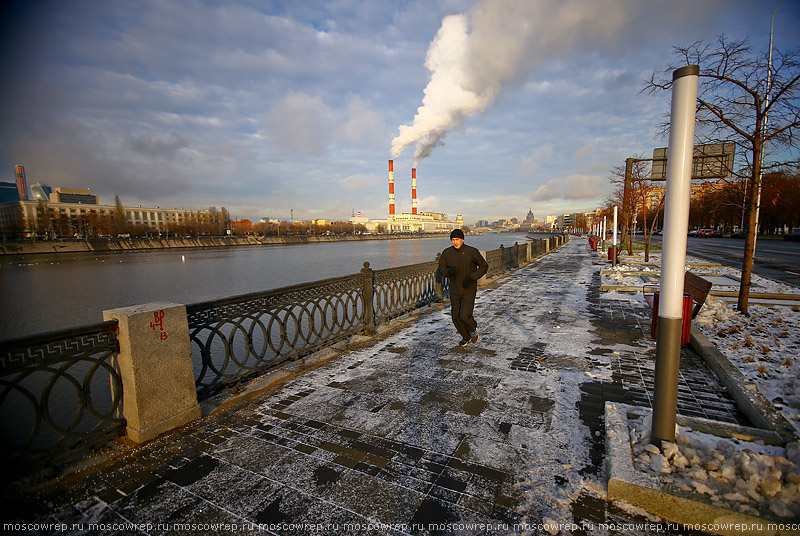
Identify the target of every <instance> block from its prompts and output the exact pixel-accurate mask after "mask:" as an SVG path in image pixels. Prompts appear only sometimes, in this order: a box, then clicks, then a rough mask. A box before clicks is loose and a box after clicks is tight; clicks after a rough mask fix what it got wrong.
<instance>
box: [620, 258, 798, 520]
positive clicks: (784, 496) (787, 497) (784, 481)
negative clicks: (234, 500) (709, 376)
mask: <svg viewBox="0 0 800 536" xmlns="http://www.w3.org/2000/svg"><path fill="white" fill-rule="evenodd" d="M629 261H630V262H633V260H632V259H630V258H629ZM650 262H654V263H660V258H659V256H658V255H651V257H650ZM690 264H694V265H695V266H694V267H690V266H689V265H690ZM698 264H699V265H702V267H699V266H697V265H698ZM707 264H708V263H707V261H704V260H701V259H694V258H691V257H688V258H687V269H690V268H691V269H692V270H693V271H702V272H703V275H704V276H706V277H707V274H715V275H717V276H720V278H721V279H720V281H719V283H715V287H714V288H715V289H717V290H731V291H738V281H739V279H740V276H741V271H740V270H739V269H737V268H732V267H727V266H721V265H716V266H708V265H707ZM636 271H648V272H649V271H652V268H650V267H646V268H644V267H642V266H641V265H634V264H621V265H618V266H617V267H616V268H615V272H616V273H614V274H612V275H610V276H608V278H607V279H608V280H611V281H614V284H617V285H628V286H641V285H642V283H643V280H642V279H641V278H637V277H634V276H631V275H630V273H626V272H636ZM752 285H753V286H752V290H751V292H759V293H774V294H796V295H800V289H797V288H796V287H794V286H792V285H787V284H784V283H780V282H776V281H772V280H770V279H766V278H763V277H760V276H758V275H755V274H753V276H752ZM728 287H729V288H728ZM636 296H637V297H636V298H632V297H631V296H630V295H627V296H626V295H619V294H616V293H609V294H608V295H607V298H608V299H625V298H627V299H642V298H641V293H640V294H637V295H636ZM694 322H695V325H696V326H697V327H698V328H699V329H700V330H701V331H702V332H703V334H705V335H706V336H707V337H708V338H709V340H710V341H711V342H712V343H713V344H714V345H715V346H716V347H717V348H718V349H719V350H720V351H721V352H722V353H723V354H724V355H725V356H726V357H727V358H728V360H729V361H730V362H731V363H732V364H733V365H734V366H736V367H737V368H738V369H739V370H740V371H741V373H742V374H743V375H744V376H745V377H746V378H748V379H749V380H750V381H752V382H753V383H754V384H755V385H756V386H757V388H758V390H759V391H760V392H761V393H762V394H763V395H764V396H765V397H767V398H768V399H769V400H770V401H771V402H772V403H773V404H774V406H775V407H776V408H777V409H779V410H780V411H781V412H782V413H783V415H784V416H785V417H786V418H787V420H788V421H789V422H791V423H792V424H793V426H794V427H795V429H796V430H797V431H798V432H800V306H797V305H775V304H773V305H756V304H753V303H751V304H750V305H749V315H744V314H741V313H739V312H738V311H736V310H735V304H731V303H726V302H724V301H722V300H720V299H718V298H715V297H714V296H710V295H709V296H708V297H707V299H706V302H705V304H704V306H703V308H702V309H701V311H700V313H699V314H698V316H697V317H696V318H695V319H694ZM651 419H652V414H650V413H648V414H647V415H645V416H642V417H640V418H639V419H636V420H633V421H631V422H629V427H630V435H631V444H632V446H633V455H634V466H635V467H636V468H637V469H638V470H640V471H643V472H646V473H649V474H651V475H656V476H659V478H660V479H661V480H662V481H665V482H666V481H669V482H671V483H672V484H674V485H676V486H677V487H678V488H679V489H683V490H684V491H692V492H694V493H698V494H701V495H705V496H707V497H709V498H710V500H711V501H712V503H713V504H716V505H718V506H720V507H724V508H729V509H732V510H736V511H739V512H743V513H748V514H753V515H758V514H759V513H764V512H766V513H767V514H768V515H771V516H774V517H777V518H784V519H788V518H793V519H798V518H800V442H794V443H789V444H788V445H787V446H786V448H781V447H772V446H765V445H764V444H763V442H760V441H756V442H746V441H740V440H738V439H731V438H719V437H716V436H712V435H709V434H706V433H703V432H698V431H696V430H691V429H689V428H686V427H682V426H676V430H677V433H676V444H671V443H665V445H664V446H663V447H662V449H661V450H659V449H658V448H657V447H655V446H654V445H652V444H650V443H649V437H650V429H651V424H652V423H651Z"/></svg>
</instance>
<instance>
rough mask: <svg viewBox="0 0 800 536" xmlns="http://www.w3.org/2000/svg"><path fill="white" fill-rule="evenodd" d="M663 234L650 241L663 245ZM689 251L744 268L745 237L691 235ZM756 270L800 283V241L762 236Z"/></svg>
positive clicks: (770, 277) (688, 244) (763, 274)
mask: <svg viewBox="0 0 800 536" xmlns="http://www.w3.org/2000/svg"><path fill="white" fill-rule="evenodd" d="M661 238H662V237H661V236H654V237H653V240H652V242H651V244H652V245H653V246H657V247H661ZM637 239H638V240H640V241H641V240H642V237H641V236H640V237H637ZM686 253H687V254H688V255H691V256H693V257H700V258H701V259H708V260H712V261H715V262H719V263H720V264H724V265H726V266H733V267H736V268H741V267H742V259H743V258H744V240H742V239H733V238H727V237H725V238H695V237H689V238H688V240H687V243H686ZM753 273H755V274H758V275H760V276H762V277H767V278H769V279H773V280H775V281H781V282H783V283H788V284H790V285H794V286H796V287H800V242H787V241H784V240H774V239H772V240H769V239H765V238H761V239H759V240H758V241H757V242H756V255H755V260H754V261H753Z"/></svg>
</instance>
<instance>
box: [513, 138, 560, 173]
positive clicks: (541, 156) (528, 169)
mask: <svg viewBox="0 0 800 536" xmlns="http://www.w3.org/2000/svg"><path fill="white" fill-rule="evenodd" d="M552 156H553V144H552V143H546V144H544V145H542V146H541V147H539V148H538V149H535V150H533V151H531V152H530V153H528V154H527V155H525V157H524V158H523V159H522V161H521V162H520V163H519V166H517V174H519V175H531V174H532V173H533V172H534V171H536V170H537V169H538V168H539V167H541V166H542V164H547V160H549V159H550V158H552Z"/></svg>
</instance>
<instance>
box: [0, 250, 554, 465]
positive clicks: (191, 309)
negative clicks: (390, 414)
mask: <svg viewBox="0 0 800 536" xmlns="http://www.w3.org/2000/svg"><path fill="white" fill-rule="evenodd" d="M566 240H567V237H564V236H562V237H552V238H550V239H547V240H536V241H533V242H528V243H525V244H521V245H519V244H515V245H514V246H512V247H509V248H503V247H501V248H500V249H497V250H492V251H488V252H484V256H485V257H486V259H487V262H488V263H489V272H488V273H487V276H486V277H487V278H493V277H497V276H499V275H501V274H503V273H504V272H506V271H509V270H512V269H514V268H516V267H519V266H521V265H523V264H525V263H527V262H529V261H530V260H532V259H534V258H536V257H539V256H541V255H544V254H546V253H547V252H549V251H552V250H554V249H555V248H557V247H559V246H561V245H563V244H564V243H565V241H566ZM437 266H438V263H437V262H436V261H433V262H425V263H420V264H415V265H410V266H402V267H398V268H389V269H385V270H373V269H372V268H370V266H369V264H368V263H364V268H363V269H362V270H361V271H360V273H357V274H353V275H349V276H344V277H338V278H333V279H327V280H324V281H318V282H313V283H307V284H302V285H295V286H291V287H285V288H280V289H275V290H270V291H264V292H256V293H252V294H246V295H242V296H235V297H231V298H225V299H222V300H215V301H207V302H202V303H195V304H191V305H187V306H186V316H187V321H188V338H189V340H190V341H191V355H192V368H193V370H194V377H195V385H196V389H197V399H198V400H204V399H207V398H209V397H211V396H213V395H214V394H216V393H219V392H220V391H222V390H224V389H226V388H229V387H232V386H235V385H237V384H240V383H242V382H245V381H248V380H250V379H251V378H254V377H257V376H259V375H261V374H264V373H266V372H268V371H269V370H270V369H273V368H274V367H276V366H277V365H279V364H281V363H284V362H286V361H289V360H293V359H298V358H301V357H303V356H307V355H309V354H312V353H314V352H316V351H318V350H320V349H321V348H324V347H326V346H330V345H332V344H335V343H336V342H339V341H342V340H345V339H347V338H349V337H350V336H352V335H354V334H357V333H373V332H374V331H375V328H376V327H377V326H378V325H381V324H385V323H387V322H389V321H390V320H391V319H392V318H395V317H397V316H400V315H402V314H405V313H407V312H409V311H412V310H414V309H417V308H420V307H424V306H426V305H429V304H431V303H434V302H436V301H439V300H441V299H442V298H443V297H444V296H445V295H446V294H447V293H448V286H447V280H446V279H444V280H443V279H442V278H439V277H438V276H437V274H436V268H437ZM119 351H120V342H119V341H118V339H117V323H116V322H113V321H112V322H103V323H101V324H97V325H93V326H88V327H85V328H78V329H70V330H61V331H57V332H52V333H46V334H42V335H36V336H32V337H26V338H24V339H17V340H12V341H6V342H2V343H0V359H2V362H0V448H1V449H2V453H3V454H4V455H5V456H6V459H7V460H11V461H12V464H11V465H12V466H15V467H24V468H25V469H26V470H28V471H29V470H30V469H31V468H36V467H42V466H55V465H57V464H61V463H65V462H68V461H72V460H74V459H76V458H79V457H81V456H84V455H85V454H86V453H88V452H89V451H90V450H91V449H93V448H96V447H98V446H101V445H103V444H105V443H107V442H108V441H111V440H113V439H115V438H117V437H119V436H121V435H124V433H125V426H126V420H125V418H124V409H125V408H124V407H123V405H122V399H123V398H122V395H123V389H124V385H123V382H122V375H121V374H120V372H119V363H118V355H119ZM164 381H165V383H166V381H168V379H167V378H164ZM109 386H111V388H110V389H109ZM14 460H22V461H23V462H24V463H20V464H14V463H13V461H14ZM10 476H11V477H16V476H18V474H13V475H10Z"/></svg>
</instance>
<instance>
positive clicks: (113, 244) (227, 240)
mask: <svg viewBox="0 0 800 536" xmlns="http://www.w3.org/2000/svg"><path fill="white" fill-rule="evenodd" d="M446 236H448V235H447V233H425V234H373V235H355V236H354V235H320V236H296V235H289V236H264V237H253V236H242V237H238V236H232V237H209V238H170V239H159V238H134V239H117V238H109V239H101V240H64V241H60V240H38V241H35V242H32V241H16V242H5V243H3V244H2V245H0V255H35V254H49V255H52V254H53V253H106V252H115V251H151V250H160V249H206V248H219V247H242V246H251V247H252V246H289V245H297V244H315V243H325V242H364V241H368V240H410V239H418V238H442V237H446Z"/></svg>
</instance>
